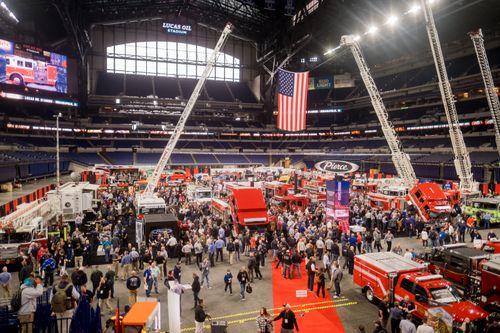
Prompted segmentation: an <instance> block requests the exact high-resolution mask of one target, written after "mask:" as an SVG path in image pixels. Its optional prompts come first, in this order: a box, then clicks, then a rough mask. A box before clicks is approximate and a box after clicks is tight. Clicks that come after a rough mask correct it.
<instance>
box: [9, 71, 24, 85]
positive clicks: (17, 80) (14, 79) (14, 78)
mask: <svg viewBox="0 0 500 333" xmlns="http://www.w3.org/2000/svg"><path fill="white" fill-rule="evenodd" d="M10 80H11V81H12V82H14V84H15V85H17V86H24V80H23V77H22V76H21V75H19V74H12V75H11V76H10Z"/></svg>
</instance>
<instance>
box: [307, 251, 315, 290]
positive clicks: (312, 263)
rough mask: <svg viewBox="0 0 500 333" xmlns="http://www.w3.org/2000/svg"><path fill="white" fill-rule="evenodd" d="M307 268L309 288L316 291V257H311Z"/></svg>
mask: <svg viewBox="0 0 500 333" xmlns="http://www.w3.org/2000/svg"><path fill="white" fill-rule="evenodd" d="M306 270H307V289H309V290H310V291H311V292H314V275H315V274H316V259H315V258H314V257H311V258H310V259H309V261H308V262H307V264H306Z"/></svg>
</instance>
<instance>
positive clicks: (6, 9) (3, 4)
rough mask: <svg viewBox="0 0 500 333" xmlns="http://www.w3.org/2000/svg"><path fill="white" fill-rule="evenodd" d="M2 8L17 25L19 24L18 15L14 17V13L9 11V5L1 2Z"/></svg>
mask: <svg viewBox="0 0 500 333" xmlns="http://www.w3.org/2000/svg"><path fill="white" fill-rule="evenodd" d="M0 7H2V8H3V9H4V10H5V11H6V12H7V15H8V16H9V17H10V18H11V19H13V20H14V21H16V23H19V20H18V19H17V17H16V15H14V13H13V12H12V11H11V10H10V9H9V7H7V4H6V3H5V2H4V1H2V2H0Z"/></svg>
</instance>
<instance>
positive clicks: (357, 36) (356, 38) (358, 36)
mask: <svg viewBox="0 0 500 333" xmlns="http://www.w3.org/2000/svg"><path fill="white" fill-rule="evenodd" d="M352 39H354V40H355V41H356V42H357V41H358V40H360V39H361V36H360V35H355V36H354V37H353V38H352Z"/></svg>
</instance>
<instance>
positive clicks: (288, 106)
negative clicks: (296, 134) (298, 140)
mask: <svg viewBox="0 0 500 333" xmlns="http://www.w3.org/2000/svg"><path fill="white" fill-rule="evenodd" d="M308 80H309V72H302V73H294V72H288V71H285V70H282V69H280V70H279V71H278V128H279V129H282V130H285V131H302V130H305V129H306V109H307V85H308Z"/></svg>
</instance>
